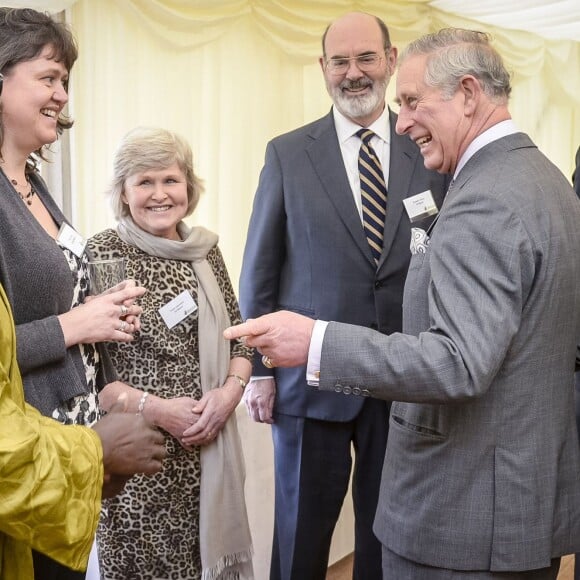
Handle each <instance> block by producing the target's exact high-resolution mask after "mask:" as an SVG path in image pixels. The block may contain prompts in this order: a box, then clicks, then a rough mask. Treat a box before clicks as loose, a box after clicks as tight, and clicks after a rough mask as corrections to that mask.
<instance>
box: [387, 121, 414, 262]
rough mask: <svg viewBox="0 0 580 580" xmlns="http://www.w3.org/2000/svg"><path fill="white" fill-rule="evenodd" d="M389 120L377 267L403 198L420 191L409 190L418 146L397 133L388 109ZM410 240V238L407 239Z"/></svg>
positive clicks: (395, 225)
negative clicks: (384, 206)
mask: <svg viewBox="0 0 580 580" xmlns="http://www.w3.org/2000/svg"><path fill="white" fill-rule="evenodd" d="M389 115H390V121H391V154H390V163H389V183H388V186H387V215H386V219H385V232H384V235H383V252H382V254H381V259H380V260H379V268H380V267H381V266H382V265H383V264H384V262H385V260H386V259H387V256H388V255H389V252H390V250H391V246H392V245H393V240H394V239H395V234H396V233H397V229H398V227H399V222H400V221H401V216H402V214H403V211H404V207H403V199H404V198H406V197H408V196H409V195H414V194H416V193H420V192H419V191H410V190H409V189H410V186H411V179H412V177H413V170H414V168H415V164H416V162H417V156H418V155H420V153H419V150H418V148H417V147H416V146H415V145H414V144H413V142H412V141H411V140H410V139H409V137H407V136H406V135H397V133H396V132H395V125H396V123H397V116H396V115H395V114H394V113H393V112H392V111H390V112H389ZM409 242H410V240H409Z"/></svg>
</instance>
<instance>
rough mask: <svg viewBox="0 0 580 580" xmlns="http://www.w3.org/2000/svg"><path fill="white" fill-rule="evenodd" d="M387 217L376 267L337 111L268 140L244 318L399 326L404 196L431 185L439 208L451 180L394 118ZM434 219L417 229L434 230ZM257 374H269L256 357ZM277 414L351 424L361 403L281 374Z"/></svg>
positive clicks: (247, 255)
mask: <svg viewBox="0 0 580 580" xmlns="http://www.w3.org/2000/svg"><path fill="white" fill-rule="evenodd" d="M390 121H391V152H390V172H389V183H388V201H387V218H386V223H385V238H384V249H383V254H382V257H381V260H380V263H379V267H378V270H377V268H376V266H375V263H374V261H373V258H372V255H371V252H370V248H369V245H368V242H367V240H366V237H365V235H364V231H363V227H362V224H361V220H360V217H359V214H358V211H357V209H356V205H355V202H354V199H353V195H352V191H351V188H350V185H349V182H348V178H347V175H346V170H345V168H344V163H343V160H342V155H341V152H340V146H339V143H338V138H337V135H336V130H335V128H334V120H333V116H332V113H330V114H328V115H326V116H325V117H323V118H322V119H320V120H318V121H315V122H314V123H311V124H309V125H306V126H305V127H301V128H299V129H297V130H295V131H292V132H290V133H287V134H285V135H282V136H280V137H277V138H276V139H274V140H273V141H271V142H270V143H269V144H268V147H267V149H266V160H265V164H264V168H263V169H262V173H261V175H260V182H259V185H258V189H257V191H256V196H255V199H254V207H253V211H252V217H251V220H250V224H249V229H248V236H247V241H246V247H245V251H244V259H243V266H242V272H241V277H240V308H241V311H242V316H243V317H244V318H253V317H256V316H260V315H262V314H267V313H269V312H274V311H276V310H280V309H285V310H292V311H294V312H299V313H301V314H305V315H307V316H310V317H312V318H323V319H327V320H340V321H342V322H349V323H352V324H360V325H362V326H367V327H373V328H377V329H378V330H380V331H381V332H385V333H391V332H395V331H400V330H401V324H402V309H401V305H402V297H403V287H404V282H405V277H406V274H407V268H408V264H409V259H410V251H409V242H410V224H409V219H408V217H407V214H406V212H405V211H404V208H403V199H404V198H405V197H408V196H411V195H414V194H417V193H420V192H422V191H425V190H426V189H431V191H432V192H433V195H434V198H435V200H436V202H437V204H438V205H439V206H440V205H441V202H442V200H443V196H444V192H445V189H446V181H445V178H444V177H443V176H441V175H438V174H436V173H434V172H430V171H427V170H426V169H425V167H424V165H423V159H422V157H421V155H420V154H419V150H418V148H417V146H416V145H415V144H414V143H413V142H412V141H411V140H410V139H409V138H408V137H406V136H405V137H401V136H399V135H396V133H395V131H394V127H395V123H396V116H395V115H394V114H392V113H391V119H390ZM431 221H432V218H427V219H425V220H424V221H423V222H422V223H420V224H419V225H422V227H428V225H429V224H430V222H431ZM253 374H257V375H260V374H262V375H263V374H271V371H269V370H267V369H264V367H263V366H262V364H261V361H260V357H259V355H258V356H257V357H256V360H255V361H254V371H253ZM275 377H276V381H277V395H276V411H277V412H279V413H284V414H287V415H294V416H299V417H311V418H317V419H323V420H336V421H346V420H350V419H352V418H353V417H355V416H356V414H357V413H358V412H359V410H360V408H361V405H362V401H361V400H357V399H351V400H345V399H344V397H340V396H338V397H337V396H336V395H335V394H334V393H320V392H318V391H316V390H315V389H312V388H308V387H307V385H306V381H305V372H304V369H303V368H294V369H276V370H275Z"/></svg>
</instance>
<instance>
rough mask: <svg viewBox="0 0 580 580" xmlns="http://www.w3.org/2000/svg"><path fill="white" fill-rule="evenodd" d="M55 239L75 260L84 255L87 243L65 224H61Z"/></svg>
mask: <svg viewBox="0 0 580 580" xmlns="http://www.w3.org/2000/svg"><path fill="white" fill-rule="evenodd" d="M56 239H57V240H58V242H59V243H60V244H61V245H62V246H64V247H65V248H66V249H67V250H70V251H71V252H72V253H73V254H74V255H75V256H76V257H77V258H80V257H81V256H82V255H83V254H84V251H85V246H86V245H87V241H86V240H85V239H84V238H83V237H82V236H81V235H80V234H79V233H78V232H77V231H75V230H74V229H73V228H71V227H70V226H69V225H68V224H67V223H63V224H62V226H60V229H59V230H58V236H57V238H56Z"/></svg>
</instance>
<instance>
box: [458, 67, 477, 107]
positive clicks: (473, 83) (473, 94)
mask: <svg viewBox="0 0 580 580" xmlns="http://www.w3.org/2000/svg"><path fill="white" fill-rule="evenodd" d="M459 90H460V91H462V92H463V96H464V112H465V115H466V116H467V117H471V116H472V115H473V113H474V111H475V109H476V108H477V104H478V103H479V99H480V98H481V94H482V90H481V85H480V84H479V81H478V80H477V79H476V78H475V77H474V76H472V75H465V76H464V77H463V78H462V79H461V81H460V82H459Z"/></svg>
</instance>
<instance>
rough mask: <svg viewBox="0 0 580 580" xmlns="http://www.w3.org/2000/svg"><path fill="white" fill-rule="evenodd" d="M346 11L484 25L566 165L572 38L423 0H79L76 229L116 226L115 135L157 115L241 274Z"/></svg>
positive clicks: (575, 92)
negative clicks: (291, 133)
mask: <svg viewBox="0 0 580 580" xmlns="http://www.w3.org/2000/svg"><path fill="white" fill-rule="evenodd" d="M54 1H55V2H56V3H60V4H62V1H63V0H60V2H59V0H54ZM69 4H70V2H69ZM353 9H357V10H365V11H368V12H372V13H374V14H377V15H379V16H381V17H383V18H384V19H385V20H386V21H387V23H388V25H389V27H390V29H391V32H392V36H393V41H394V43H395V44H397V45H398V46H399V47H402V46H403V45H404V44H405V43H406V42H408V41H409V40H410V39H411V38H413V37H416V36H417V35H419V34H421V33H424V32H427V31H431V30H435V29H438V28H440V27H443V26H467V27H477V28H479V29H482V28H483V29H486V30H488V31H490V32H492V33H493V35H494V37H495V39H496V42H497V46H498V48H499V50H500V51H501V52H502V54H503V56H504V58H505V59H506V61H507V63H508V65H509V67H510V69H511V70H512V71H513V73H514V92H513V97H512V104H511V110H512V113H513V115H514V118H515V120H516V122H517V123H518V125H519V127H520V128H521V129H522V130H524V131H527V132H528V133H530V135H531V136H532V137H533V138H534V139H535V140H536V142H537V143H538V145H539V146H540V147H541V148H542V149H543V150H544V152H545V153H546V154H547V155H548V156H549V157H550V158H551V159H552V160H553V161H554V162H555V163H556V164H557V165H558V166H559V167H560V168H561V169H562V171H564V172H565V173H566V175H568V176H569V175H570V173H571V171H572V161H573V153H574V151H575V149H576V147H577V145H578V144H579V143H580V75H578V70H580V43H578V42H571V41H556V40H545V39H543V38H541V37H539V36H537V35H535V34H532V33H527V32H518V31H513V30H507V29H501V28H494V27H493V26H491V25H482V24H481V23H479V22H476V21H472V20H467V19H465V18H462V17H459V16H453V15H451V14H449V13H447V12H443V11H441V10H439V9H436V8H433V7H432V6H431V5H430V3H429V2H428V1H427V0H415V1H408V0H407V1H395V0H366V1H365V0H363V1H358V2H350V1H346V0H342V1H340V0H338V1H337V0H303V1H298V0H288V1H277V0H195V1H185V0H181V1H179V0H156V1H155V2H153V1H151V0H124V1H123V2H116V1H114V0H79V1H77V2H76V3H74V4H73V5H72V8H70V11H69V18H70V21H71V24H72V26H73V29H74V31H75V33H76V35H77V38H78V40H79V45H80V58H79V61H78V63H77V65H76V67H75V70H74V71H73V75H72V86H73V90H72V103H71V111H72V114H73V116H74V117H75V119H76V124H75V127H74V129H73V131H72V152H73V153H72V155H73V163H72V192H73V219H74V222H75V224H76V225H77V227H78V228H79V229H80V230H81V232H82V233H83V234H85V235H90V234H92V233H94V232H96V231H98V230H100V229H102V228H104V227H107V226H109V225H111V224H112V220H111V216H110V213H108V207H107V203H106V200H105V198H104V197H103V192H104V190H105V189H106V186H107V183H108V178H109V175H110V171H111V159H112V156H113V152H114V149H115V147H116V144H117V143H118V141H119V139H120V137H121V136H122V135H123V134H124V133H125V132H126V131H127V130H129V129H131V128H132V127H134V126H136V125H142V124H145V125H162V126H164V127H168V128H170V129H174V130H177V131H179V132H180V133H182V134H183V135H184V136H185V137H186V138H187V139H189V141H190V142H191V144H192V146H193V150H194V154H195V157H196V169H197V171H198V173H199V174H200V175H201V176H202V177H203V178H204V179H205V182H206V188H207V192H206V194H205V195H204V197H203V198H202V202H201V204H200V207H199V209H198V210H197V211H196V214H195V215H194V216H193V218H192V221H194V222H198V223H203V224H205V225H207V226H208V227H210V228H212V229H215V230H216V231H218V232H219V234H220V236H221V245H222V249H223V251H224V254H225V256H226V259H227V261H228V265H229V267H230V271H231V274H232V277H233V278H234V281H235V282H236V281H237V278H238V274H239V267H240V262H241V256H242V251H243V242H244V238H245V235H246V227H247V221H248V217H249V213H250V209H251V202H252V198H253V193H254V190H255V186H256V183H257V179H258V175H259V170H260V167H261V164H262V160H263V152H264V148H265V145H266V142H267V141H268V139H270V138H271V137H273V136H274V135H276V134H278V133H280V132H283V131H287V130H289V129H292V128H294V127H296V126H298V125H300V124H302V123H305V122H307V121H310V120H314V119H315V118H317V117H318V116H320V115H323V114H324V113H325V112H326V111H327V110H328V109H329V107H330V100H329V98H328V97H327V95H326V91H325V88H324V83H323V80H322V76H321V73H320V69H319V67H318V63H317V58H318V56H319V55H320V36H321V34H322V32H323V30H324V28H325V26H326V24H327V23H328V22H329V21H330V20H332V19H333V18H335V17H336V16H337V15H340V14H342V13H344V12H346V11H348V10H353ZM393 85H394V83H391V87H390V95H391V96H392V94H393V91H392V89H393ZM394 108H395V109H396V107H394Z"/></svg>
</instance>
